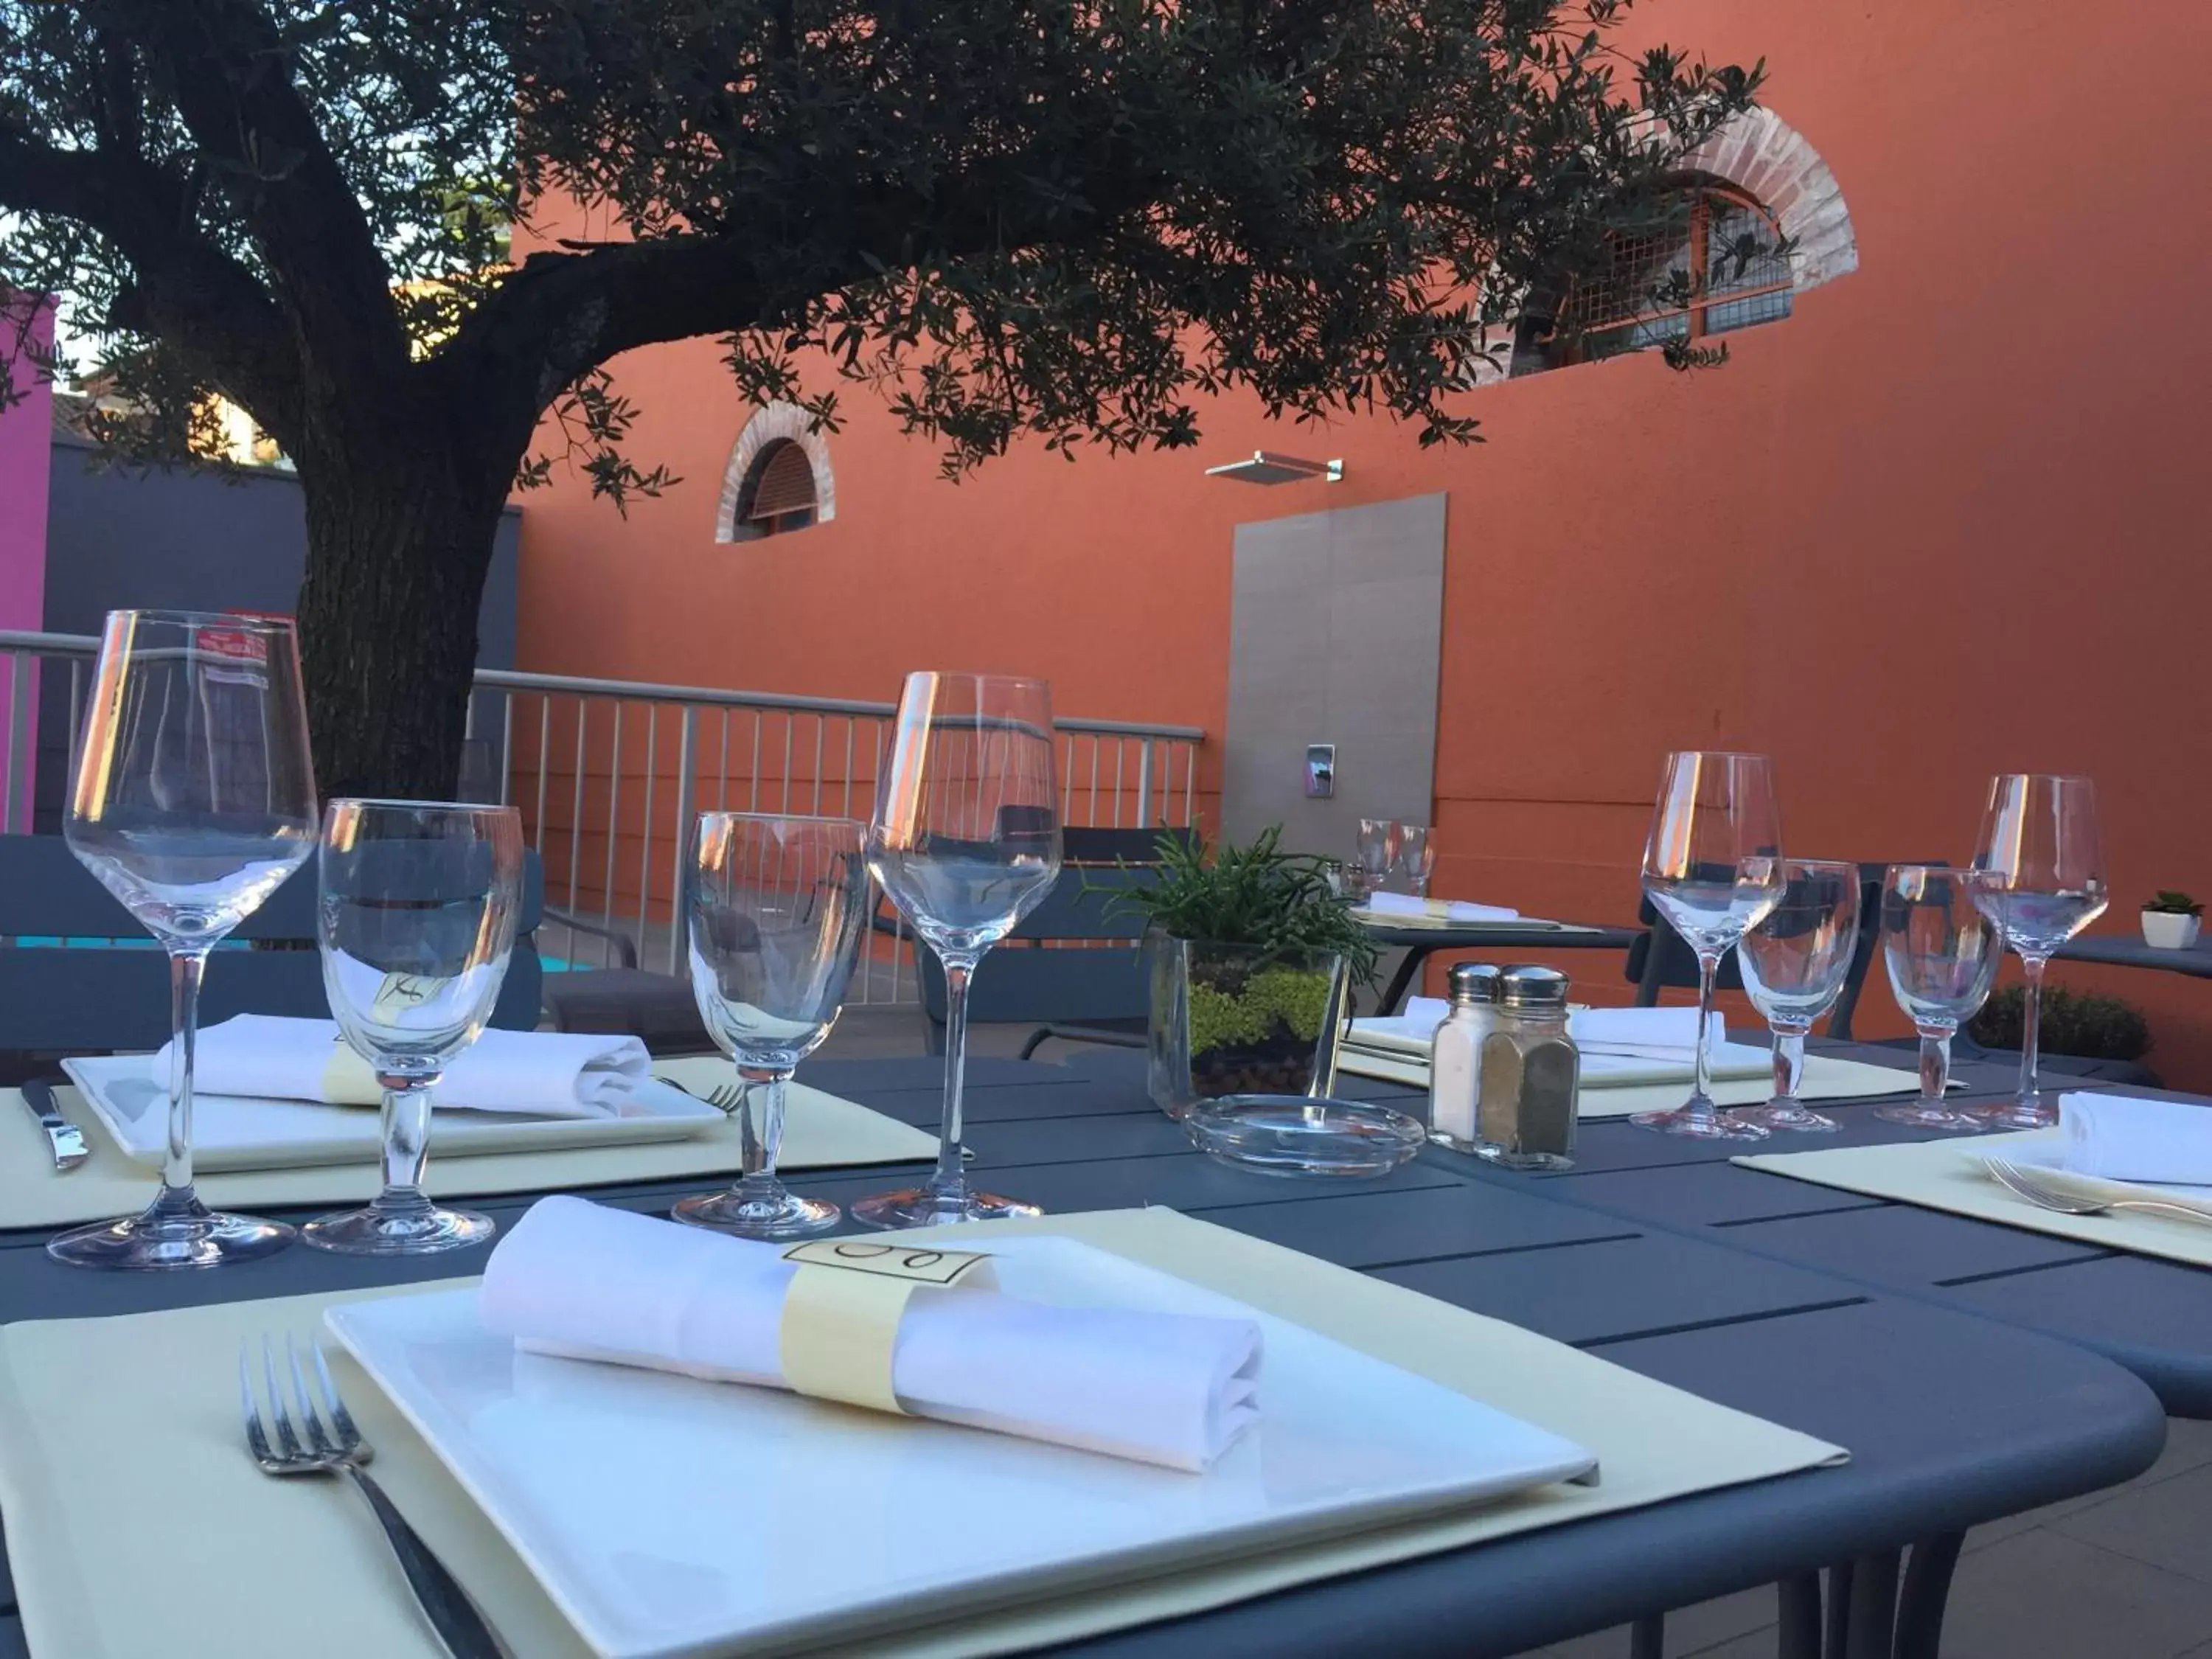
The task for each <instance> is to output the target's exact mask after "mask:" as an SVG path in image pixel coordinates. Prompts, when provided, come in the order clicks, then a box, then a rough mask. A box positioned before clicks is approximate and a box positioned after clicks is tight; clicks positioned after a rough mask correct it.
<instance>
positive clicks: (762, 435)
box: [714, 402, 837, 542]
mask: <svg viewBox="0 0 2212 1659" xmlns="http://www.w3.org/2000/svg"><path fill="white" fill-rule="evenodd" d="M779 440H788V441H791V442H793V443H795V444H797V445H798V446H799V448H800V450H801V451H803V452H804V453H805V456H806V461H807V465H809V466H811V467H812V468H813V470H814V522H815V523H817V524H827V523H829V520H832V519H834V518H836V516H837V479H836V474H835V473H834V472H832V471H830V467H829V445H828V444H827V443H825V442H823V438H822V435H821V434H820V433H819V432H816V431H814V430H812V429H811V425H810V422H809V417H808V416H807V413H806V411H805V410H803V409H801V408H800V407H799V405H798V404H792V403H781V402H779V403H772V404H762V405H761V407H760V408H759V409H758V410H755V411H754V413H753V417H752V419H750V420H749V421H747V422H745V429H744V431H743V432H740V433H739V434H738V441H737V444H736V446H735V447H733V448H732V450H731V451H730V463H729V465H727V466H726V467H724V468H723V469H722V498H721V501H720V505H719V506H718V507H716V508H715V511H714V539H715V540H716V541H718V542H744V541H751V540H753V539H754V538H752V537H751V536H749V535H747V534H746V533H745V531H744V526H741V525H739V524H738V497H740V496H741V495H744V489H745V477H746V475H747V474H748V473H750V471H752V469H753V463H754V462H755V461H756V460H757V459H759V458H760V453H761V451H763V449H766V448H767V447H769V445H770V444H772V443H775V442H776V441H779Z"/></svg>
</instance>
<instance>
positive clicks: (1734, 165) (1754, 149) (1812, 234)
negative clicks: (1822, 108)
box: [1683, 109, 1859, 294]
mask: <svg viewBox="0 0 2212 1659" xmlns="http://www.w3.org/2000/svg"><path fill="white" fill-rule="evenodd" d="M1683 166H1684V167H1687V168H1689V169H1691V170H1692V171H1693V172H1697V173H1709V174H1711V176H1712V177H1714V178H1716V179H1726V180H1727V181H1728V182H1729V184H1731V185H1735V187H1736V188H1737V189H1739V190H1741V191H1744V192H1745V193H1746V194H1747V195H1749V196H1752V197H1755V198H1756V199H1757V200H1758V201H1759V203H1760V204H1761V205H1763V206H1764V207H1765V209H1766V210H1767V211H1768V212H1769V213H1771V214H1772V215H1773V216H1774V217H1775V222H1777V223H1778V224H1779V225H1780V226H1781V227H1782V234H1784V236H1787V237H1790V239H1791V240H1794V241H1795V242H1796V249H1795V251H1794V252H1792V253H1791V255H1790V289H1791V291H1792V292H1794V293H1797V294H1802V293H1804V292H1805V291H1806V290H1807V289H1814V288H1818V287H1820V284H1821V283H1832V282H1833V281H1835V279H1836V278H1837V277H1838V276H1849V275H1850V273H1851V272H1852V271H1854V270H1857V269H1858V268H1859V246H1858V238H1857V234H1855V233H1854V232H1853V230H1852V229H1851V216H1850V212H1849V211H1848V210H1846V209H1845V208H1844V192H1843V187H1842V186H1841V185H1838V184H1837V183H1836V175H1835V174H1834V173H1831V172H1829V171H1828V164H1827V163H1826V161H1822V160H1821V159H1820V152H1819V151H1818V150H1816V149H1814V148H1813V146H1812V145H1811V144H1809V143H1807V142H1806V140H1805V137H1804V135H1803V134H1802V133H1800V132H1799V131H1797V130H1796V128H1795V127H1793V126H1791V125H1790V124H1789V123H1788V122H1787V121H1784V119H1783V118H1781V117H1780V116H1778V115H1777V114H1776V113H1775V112H1773V111H1772V110H1771V109H1747V110H1745V111H1744V112H1742V113H1741V114H1740V115H1737V116H1735V118H1732V119H1731V120H1729V122H1728V124H1727V125H1724V126H1723V127H1722V128H1721V130H1720V131H1717V132H1716V133H1715V134H1713V136H1712V137H1710V138H1708V139H1706V140H1705V143H1702V144H1700V145H1699V146H1698V148H1697V149H1693V150H1692V151H1691V152H1690V153H1689V155H1686V156H1685V157H1684V158H1683Z"/></svg>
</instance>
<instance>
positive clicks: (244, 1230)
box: [46, 1193, 299, 1273]
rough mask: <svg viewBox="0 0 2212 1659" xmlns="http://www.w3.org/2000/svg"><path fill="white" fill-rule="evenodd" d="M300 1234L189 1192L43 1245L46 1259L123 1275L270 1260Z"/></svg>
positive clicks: (62, 1236) (59, 1236) (59, 1235)
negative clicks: (180, 1198) (179, 1200)
mask: <svg viewBox="0 0 2212 1659" xmlns="http://www.w3.org/2000/svg"><path fill="white" fill-rule="evenodd" d="M298 1236H299V1235H298V1234H297V1233H296V1232H295V1231H293V1229H291V1228H289V1227H288V1226H286V1225H284V1224H283V1222H281V1221H263V1220H261V1219H260V1218H258V1217H255V1216H250V1215H231V1214H228V1213H227V1212H223V1211H220V1210H210V1209H209V1208H208V1207H207V1206H205V1205H204V1204H202V1203H201V1202H200V1201H199V1200H198V1199H197V1198H195V1197H192V1196H191V1194H189V1193H187V1194H185V1200H184V1201H183V1202H182V1203H177V1202H174V1201H170V1202H169V1203H168V1204H167V1207H166V1208H165V1207H163V1206H161V1205H156V1206H155V1208H154V1209H151V1210H148V1211H146V1212H144V1213H143V1214H141V1215H134V1216H130V1217H126V1218H124V1219H123V1220H120V1221H96V1222H94V1223H93V1224H92V1225H90V1226H88V1227H72V1228H71V1229H70V1231H67V1232H65V1233H59V1234H57V1235H56V1236H55V1237H52V1238H51V1239H49V1240H48V1241H47V1242H46V1254H47V1255H50V1256H52V1257H53V1259H54V1260H55V1261H65V1262H67V1263H68V1264H69V1265H70V1267H105V1268H109V1269H112V1270H118V1271H121V1272H126V1273H135V1272H147V1271H154V1272H159V1271H162V1270H164V1269H167V1268H170V1267H224V1266H227V1265H228V1264H229V1263H231V1262H234V1261H258V1260H259V1259H260V1258H261V1257H263V1256H264V1255H275V1254H276V1252H277V1251H278V1250H281V1249H283V1248H284V1247H285V1246H286V1245H288V1244H289V1243H291V1242H292V1241H293V1240H294V1239H295V1238H296V1237H298Z"/></svg>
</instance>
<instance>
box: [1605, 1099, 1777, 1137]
mask: <svg viewBox="0 0 2212 1659" xmlns="http://www.w3.org/2000/svg"><path fill="white" fill-rule="evenodd" d="M1628 1121H1630V1122H1631V1123H1633V1124H1634V1125H1635V1126H1636V1127H1638V1128H1639V1129H1650V1130H1654V1131H1656V1133H1660V1134H1662V1135H1685V1136H1687V1137H1688V1138H1689V1139H1692V1140H1764V1139H1766V1131H1765V1129H1764V1128H1763V1127H1760V1126H1759V1125H1758V1124H1756V1123H1747V1122H1745V1121H1743V1120H1742V1119H1741V1118H1737V1117H1731V1116H1729V1115H1728V1114H1726V1113H1724V1112H1721V1111H1717V1110H1716V1109H1714V1106H1713V1103H1712V1102H1711V1101H1710V1100H1693V1101H1691V1102H1689V1103H1687V1104H1686V1105H1681V1106H1677V1107H1675V1108H1674V1110H1672V1111H1670V1112H1638V1113H1637V1114H1636V1115H1634V1116H1632V1117H1631V1118H1630V1119H1629V1120H1628Z"/></svg>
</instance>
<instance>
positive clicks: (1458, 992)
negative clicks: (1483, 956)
mask: <svg viewBox="0 0 2212 1659" xmlns="http://www.w3.org/2000/svg"><path fill="white" fill-rule="evenodd" d="M1499 977H1500V975H1499V974H1498V964H1497V963H1491V962H1462V963H1454V964H1453V966H1452V970H1451V1000H1453V1001H1454V1002H1455V1003H1469V1002H1495V1001H1497V1000H1498V979H1499Z"/></svg>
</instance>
